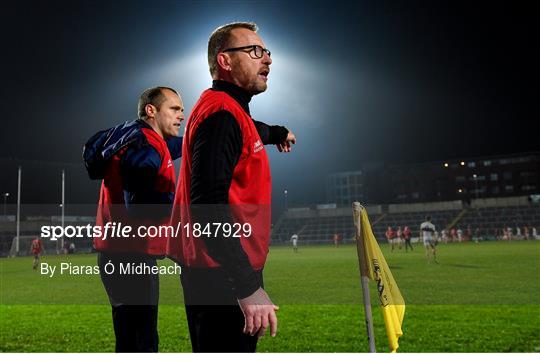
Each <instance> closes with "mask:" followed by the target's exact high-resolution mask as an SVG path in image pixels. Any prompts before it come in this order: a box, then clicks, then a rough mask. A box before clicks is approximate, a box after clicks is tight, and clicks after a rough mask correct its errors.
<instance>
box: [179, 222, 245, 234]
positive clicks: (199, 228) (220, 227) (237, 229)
mask: <svg viewBox="0 0 540 354" xmlns="http://www.w3.org/2000/svg"><path fill="white" fill-rule="evenodd" d="M183 227H184V229H186V234H187V237H217V236H223V237H250V236H251V231H252V230H251V224H249V223H244V224H240V223H237V222H235V223H234V224H229V223H220V222H213V223H208V224H205V225H204V226H203V225H202V224H199V223H193V224H184V226H183Z"/></svg>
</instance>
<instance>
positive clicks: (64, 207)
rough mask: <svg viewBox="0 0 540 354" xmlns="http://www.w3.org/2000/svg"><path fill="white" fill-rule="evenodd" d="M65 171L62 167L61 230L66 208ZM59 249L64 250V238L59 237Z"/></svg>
mask: <svg viewBox="0 0 540 354" xmlns="http://www.w3.org/2000/svg"><path fill="white" fill-rule="evenodd" d="M65 197H66V172H65V170H63V169H62V230H64V216H65V209H66V200H65ZM60 251H61V252H62V251H64V238H63V237H61V238H60Z"/></svg>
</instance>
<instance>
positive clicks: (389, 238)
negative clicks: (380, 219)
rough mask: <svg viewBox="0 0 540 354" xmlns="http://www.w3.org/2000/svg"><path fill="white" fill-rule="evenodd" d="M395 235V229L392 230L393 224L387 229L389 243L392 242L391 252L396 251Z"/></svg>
mask: <svg viewBox="0 0 540 354" xmlns="http://www.w3.org/2000/svg"><path fill="white" fill-rule="evenodd" d="M394 237H395V234H394V230H392V226H388V228H387V229H386V239H387V240H388V243H389V244H390V251H391V252H394V244H395V240H394Z"/></svg>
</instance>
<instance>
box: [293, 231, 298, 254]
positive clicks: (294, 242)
mask: <svg viewBox="0 0 540 354" xmlns="http://www.w3.org/2000/svg"><path fill="white" fill-rule="evenodd" d="M291 242H292V249H293V251H294V252H298V235H297V234H294V235H292V236H291Z"/></svg>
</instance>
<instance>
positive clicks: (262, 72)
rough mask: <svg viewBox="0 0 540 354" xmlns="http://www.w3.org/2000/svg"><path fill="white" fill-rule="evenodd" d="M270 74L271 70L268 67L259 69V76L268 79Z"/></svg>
mask: <svg viewBox="0 0 540 354" xmlns="http://www.w3.org/2000/svg"><path fill="white" fill-rule="evenodd" d="M268 74H270V70H268V69H263V70H261V71H259V76H262V77H263V78H264V79H265V80H268Z"/></svg>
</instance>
